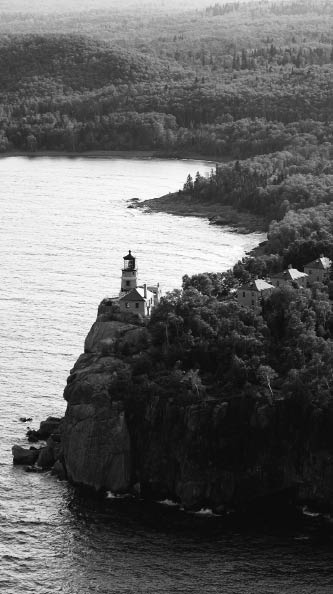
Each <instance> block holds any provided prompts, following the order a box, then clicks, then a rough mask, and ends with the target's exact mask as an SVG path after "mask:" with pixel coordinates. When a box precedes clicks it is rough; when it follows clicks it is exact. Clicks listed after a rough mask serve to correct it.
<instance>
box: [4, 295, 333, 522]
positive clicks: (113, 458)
mask: <svg viewBox="0 0 333 594" xmlns="http://www.w3.org/2000/svg"><path fill="white" fill-rule="evenodd" d="M150 348H152V345H151V336H150V334H149V330H148V328H147V326H146V323H145V321H144V320H143V319H142V318H141V317H140V316H139V315H134V314H127V312H123V313H120V312H119V311H118V310H117V308H116V306H114V305H110V304H109V303H108V302H107V301H103V302H102V303H101V305H100V307H99V312H98V316H97V320H96V322H95V323H94V324H93V326H92V328H91V330H90V332H89V333H88V336H87V338H86V341H85V350H84V353H83V354H82V355H81V356H80V357H79V359H78V361H77V362H76V364H75V366H74V368H73V369H72V370H71V372H70V375H69V377H68V381H67V386H66V388H65V391H64V398H65V400H66V401H67V410H66V413H65V417H64V418H63V419H55V418H52V417H51V418H49V419H47V421H46V422H42V423H41V425H40V428H39V430H38V431H29V432H28V438H29V439H30V440H31V441H33V442H37V440H38V441H40V440H46V444H45V445H44V444H43V445H42V447H41V448H40V449H35V447H36V446H32V448H31V449H28V450H25V449H24V448H20V447H19V446H14V447H13V456H14V464H24V465H26V466H27V467H28V468H29V469H30V470H35V471H40V470H43V469H51V470H52V473H54V474H56V475H57V476H58V477H60V478H61V479H67V480H69V481H70V482H71V483H73V484H75V485H79V486H83V487H89V488H90V489H92V490H93V491H95V492H107V491H111V492H112V493H114V494H121V493H129V492H130V493H132V494H135V495H137V496H138V495H139V496H140V497H142V498H143V499H145V500H148V501H158V500H163V499H170V500H173V501H176V502H178V503H179V504H180V505H181V506H182V507H184V509H187V510H199V509H201V508H206V507H207V508H210V509H212V510H213V511H214V512H215V513H219V514H221V513H222V514H223V513H225V512H227V510H230V509H238V510H244V509H247V508H251V509H258V510H260V509H263V508H265V507H268V508H271V507H274V508H276V507H277V506H280V505H281V506H285V505H286V504H288V505H292V506H296V505H305V504H309V505H312V506H314V507H315V508H320V509H328V510H331V509H332V501H333V480H332V477H333V455H332V454H333V451H331V438H330V432H329V430H328V429H327V418H328V416H330V415H333V408H332V410H329V411H326V410H321V409H313V411H312V412H311V410H310V409H309V410H307V411H306V417H304V414H305V413H304V412H302V409H301V408H300V409H299V410H298V409H297V406H296V405H295V403H294V402H288V401H286V400H281V401H279V400H276V401H275V402H274V403H269V402H267V400H263V399H262V397H261V396H260V395H259V394H258V396H255V395H254V396H251V397H250V398H249V397H248V396H247V397H245V398H244V397H234V396H232V395H228V394H225V395H224V396H223V395H221V398H219V399H216V398H215V399H212V398H207V397H206V396H205V395H204V394H203V395H202V396H200V397H199V395H198V397H196V398H194V397H193V391H191V390H190V389H189V390H188V392H187V391H186V378H184V382H185V383H184V392H183V394H182V395H180V394H170V396H168V397H165V396H162V392H161V391H160V390H159V385H158V383H156V381H154V380H150V379H149V378H148V376H147V373H146V369H145V365H146V364H147V365H148V358H149V352H150V351H149V349H150ZM145 357H146V359H145ZM143 361H146V362H147V363H143ZM295 406H296V408H295Z"/></svg>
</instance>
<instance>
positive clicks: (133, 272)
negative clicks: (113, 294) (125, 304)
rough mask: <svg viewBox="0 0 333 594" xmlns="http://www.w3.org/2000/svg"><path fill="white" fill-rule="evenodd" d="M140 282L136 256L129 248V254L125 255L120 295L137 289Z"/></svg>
mask: <svg viewBox="0 0 333 594" xmlns="http://www.w3.org/2000/svg"><path fill="white" fill-rule="evenodd" d="M137 284H138V269H137V268H135V258H134V256H132V254H131V250H129V252H128V254H127V256H124V266H123V269H122V271H121V289H120V297H121V296H122V295H125V294H126V293H129V291H131V290H132V289H136V287H137Z"/></svg>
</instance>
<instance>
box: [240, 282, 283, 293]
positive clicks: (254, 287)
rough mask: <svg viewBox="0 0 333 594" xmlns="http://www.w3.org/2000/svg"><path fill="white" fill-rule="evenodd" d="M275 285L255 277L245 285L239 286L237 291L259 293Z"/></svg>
mask: <svg viewBox="0 0 333 594" xmlns="http://www.w3.org/2000/svg"><path fill="white" fill-rule="evenodd" d="M274 288H275V287H274V286H273V285H271V284H270V283H268V282H266V281H265V280H264V279H262V278H256V279H255V280H253V281H250V282H249V283H246V284H245V285H242V286H241V287H239V291H257V292H259V293H261V291H267V290H268V289H274Z"/></svg>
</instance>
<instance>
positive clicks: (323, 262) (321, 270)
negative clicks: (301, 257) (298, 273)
mask: <svg viewBox="0 0 333 594" xmlns="http://www.w3.org/2000/svg"><path fill="white" fill-rule="evenodd" d="M331 264H332V262H331V260H330V259H329V258H326V257H325V256H320V257H319V258H317V260H313V262H309V264H305V266H304V272H306V274H307V275H308V285H312V284H313V283H323V282H325V281H326V280H328V278H329V274H330V268H331Z"/></svg>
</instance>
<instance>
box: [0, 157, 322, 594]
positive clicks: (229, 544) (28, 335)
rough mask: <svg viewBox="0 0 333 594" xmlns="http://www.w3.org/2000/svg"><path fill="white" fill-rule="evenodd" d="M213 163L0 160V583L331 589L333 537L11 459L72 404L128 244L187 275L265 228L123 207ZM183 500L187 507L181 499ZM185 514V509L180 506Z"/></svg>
mask: <svg viewBox="0 0 333 594" xmlns="http://www.w3.org/2000/svg"><path fill="white" fill-rule="evenodd" d="M211 166H212V164H211V163H201V162H198V161H169V160H159V159H154V160H150V159H120V158H119V159H118V158H114V159H102V158H96V159H93V158H89V159H88V158H77V159H66V158H46V157H45V158H34V159H25V158H21V157H12V158H6V159H1V160H0V172H1V186H0V214H1V234H0V248H1V279H0V280H1V285H0V300H1V308H0V375H1V394H0V398H1V416H0V425H1V443H0V450H1V458H0V519H1V521H0V590H1V591H2V592H4V594H14V593H15V594H17V593H20V594H21V593H23V594H25V593H30V592H33V593H34V594H36V593H37V594H53V593H56V592H64V593H68V594H70V593H72V594H79V593H80V594H90V593H94V592H102V593H111V594H118V593H119V594H120V593H122V594H123V593H128V594H129V593H131V594H132V593H133V594H134V593H147V594H148V593H149V594H150V593H151V594H153V593H154V594H155V593H163V594H168V593H176V592H188V593H190V592H191V593H199V592H200V593H201V592H209V593H210V592H212V593H213V592H214V593H215V592H216V593H220V592H224V593H226V594H228V593H235V594H237V593H240V594H242V593H243V592H244V593H245V592H246V593H248V592H259V593H262V594H264V593H265V594H266V593H269V592H274V593H275V592H276V593H278V592H279V593H282V592H288V593H289V592H292V593H296V592H299V593H302V594H303V593H310V592H316V593H326V592H327V593H328V592H332V588H333V586H332V584H333V581H332V572H331V570H330V565H329V562H330V561H331V552H330V550H329V549H328V548H327V546H326V545H320V546H319V547H318V546H317V547H315V548H314V547H313V544H312V540H311V539H309V538H308V536H307V535H306V534H305V535H304V534H302V533H298V532H297V531H296V532H295V533H293V532H291V533H290V534H288V535H284V536H276V535H275V536H272V535H267V534H266V535H265V536H262V535H259V536H258V535H255V534H253V533H252V532H251V533H250V534H249V533H242V532H241V533H239V532H237V531H233V530H227V531H226V530H224V529H223V527H220V526H219V525H218V523H217V522H216V521H215V520H214V519H208V518H207V519H206V518H200V520H199V519H195V518H193V521H192V518H191V519H190V522H189V523H188V522H187V523H186V525H183V521H182V520H180V518H181V517H182V514H181V512H175V511H173V510H170V511H169V510H166V509H165V508H164V507H163V506H156V507H154V508H147V507H145V506H143V505H142V506H141V507H140V505H138V504H132V503H128V502H120V503H119V502H113V501H112V500H111V501H108V502H91V501H85V500H84V499H81V498H80V496H79V495H78V494H77V493H75V492H74V490H73V489H72V488H71V487H70V486H69V485H67V484H66V483H61V482H59V481H57V480H55V479H54V478H53V477H51V476H50V474H49V473H45V474H31V473H27V472H25V471H24V469H23V468H21V467H13V466H12V459H11V446H12V444H13V443H19V444H21V445H25V444H26V440H25V437H24V434H25V430H26V426H25V425H23V424H22V423H21V422H20V421H19V418H20V417H21V416H29V417H30V416H31V417H33V421H32V423H31V426H33V427H37V426H38V424H39V421H40V420H42V419H43V418H45V417H46V416H48V415H49V414H54V415H62V414H63V413H64V410H65V403H64V401H63V399H62V391H63V387H64V385H65V382H66V377H67V375H68V372H69V369H70V368H71V367H72V366H73V364H74V362H75V360H76V359H77V357H78V356H79V354H80V353H81V352H82V349H83V342H84V338H85V336H86V334H87V332H88V330H89V328H90V326H91V324H92V323H93V321H94V319H95V317H96V312H97V306H98V304H99V302H100V301H101V299H102V298H103V297H105V296H109V295H113V294H115V293H117V292H118V291H119V285H120V270H121V266H122V257H123V256H124V255H125V254H126V253H127V252H128V249H131V250H132V252H133V253H134V255H135V256H136V257H137V262H138V268H139V278H140V280H141V281H142V282H145V281H147V282H148V283H155V282H160V284H161V285H162V288H163V289H164V290H170V289H172V288H174V287H180V285H181V277H182V275H183V274H185V273H187V274H194V273H197V272H204V271H222V270H226V269H227V268H228V267H230V266H231V265H232V264H233V263H234V262H235V261H237V260H238V259H239V258H241V257H242V256H243V255H244V252H245V251H247V250H249V249H251V248H252V247H254V246H255V245H256V244H257V243H258V242H259V241H260V240H261V239H262V236H261V235H260V234H252V235H248V236H245V235H237V234H236V233H233V232H230V231H225V230H223V229H221V228H220V227H214V226H209V225H208V223H207V221H205V220H202V219H196V218H180V217H175V216H172V215H167V214H158V213H154V214H148V213H144V212H142V211H140V210H132V209H128V208H127V205H128V203H127V200H128V199H130V198H133V197H138V198H140V199H145V198H152V197H155V196H159V195H162V194H165V193H167V192H169V191H174V190H177V189H178V188H179V187H181V186H182V184H183V183H184V181H185V179H186V177H187V175H188V173H191V174H192V175H195V173H196V171H197V170H199V171H200V172H201V173H202V174H204V173H206V172H208V171H209V170H210V168H211ZM177 514H179V515H177ZM183 515H185V514H183Z"/></svg>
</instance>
